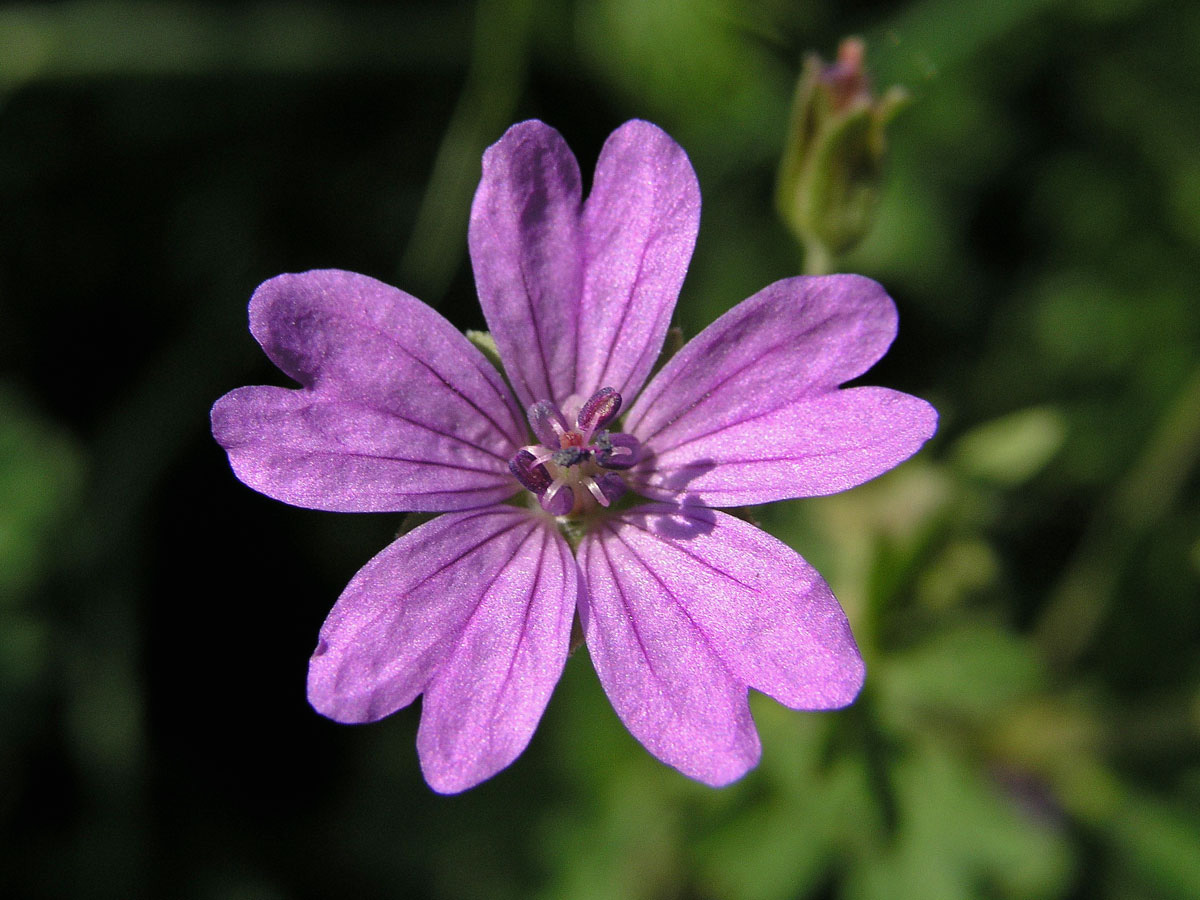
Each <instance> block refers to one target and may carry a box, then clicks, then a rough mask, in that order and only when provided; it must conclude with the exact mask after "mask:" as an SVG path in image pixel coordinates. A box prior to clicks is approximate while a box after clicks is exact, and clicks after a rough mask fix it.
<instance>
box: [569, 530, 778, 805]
mask: <svg viewBox="0 0 1200 900" xmlns="http://www.w3.org/2000/svg"><path fill="white" fill-rule="evenodd" d="M643 509H645V508H644V507H643ZM639 515H640V513H639V512H638V511H637V510H634V511H633V512H631V513H627V514H625V516H624V517H622V518H613V519H607V520H605V521H604V524H603V525H602V526H601V527H599V528H597V529H596V530H594V531H592V532H590V533H589V534H588V535H587V536H586V537H584V539H583V541H582V543H581V544H580V545H579V549H578V558H579V567H580V569H581V571H582V572H583V576H584V580H585V584H586V590H585V594H584V596H585V598H586V599H585V601H584V603H583V604H581V606H580V617H581V621H582V624H583V628H584V635H585V636H586V638H587V645H588V653H589V654H590V655H591V658H592V664H593V665H594V666H595V667H596V674H597V675H598V676H599V678H600V683H601V684H602V685H603V686H604V691H605V693H606V694H608V698H609V700H610V701H611V702H612V705H613V708H614V709H615V710H616V712H617V715H618V716H619V717H620V719H621V721H622V722H624V723H625V727H626V728H628V729H629V731H630V733H631V734H633V736H634V737H635V738H637V739H638V740H639V741H641V742H642V744H643V745H644V746H645V747H646V749H647V750H649V751H650V752H651V753H653V754H654V755H655V756H656V757H658V758H659V759H661V760H662V761H663V762H665V763H667V764H668V765H670V766H674V767H675V768H677V769H678V770H679V771H681V772H683V773H684V774H685V775H688V776H689V777H691V778H695V779H697V780H699V781H703V782H704V783H706V784H710V785H713V786H714V787H719V786H721V785H724V784H728V783H730V782H731V781H735V780H737V779H738V778H740V777H741V776H742V775H744V774H745V773H746V772H747V771H748V770H749V769H751V768H753V766H754V765H756V764H757V762H758V758H759V755H760V754H761V750H762V748H761V746H760V744H759V741H758V734H757V732H756V731H755V729H754V721H753V719H752V718H751V716H750V705H749V703H748V701H747V696H746V683H745V681H744V680H743V679H742V678H740V677H739V676H738V674H737V673H736V672H735V671H733V670H731V669H730V668H729V666H728V664H727V663H726V661H725V660H724V659H723V658H722V657H721V654H720V651H719V648H718V647H716V646H715V645H714V644H713V642H712V640H711V638H710V636H709V635H708V634H707V633H706V632H705V631H704V630H703V628H702V627H701V625H700V624H698V623H697V621H696V620H695V619H694V618H693V616H692V615H691V614H690V611H689V609H688V607H687V603H688V602H690V599H691V598H688V597H684V596H683V595H682V594H681V593H680V591H682V590H686V589H687V588H688V582H687V580H686V579H685V580H682V581H677V580H676V578H675V573H674V572H672V571H669V570H668V569H667V567H666V566H665V565H664V560H669V557H668V555H667V553H668V550H667V548H666V547H665V546H658V544H661V543H662V542H661V541H660V540H659V538H658V536H657V535H653V534H651V540H649V541H648V540H645V539H644V538H643V537H642V535H643V532H640V531H639V530H638V529H637V527H636V526H634V525H631V524H630V523H631V522H636V521H639V519H638V516H639ZM675 555H678V554H675ZM724 596H725V594H724V593H722V594H720V595H719V597H718V599H723V598H724Z"/></svg>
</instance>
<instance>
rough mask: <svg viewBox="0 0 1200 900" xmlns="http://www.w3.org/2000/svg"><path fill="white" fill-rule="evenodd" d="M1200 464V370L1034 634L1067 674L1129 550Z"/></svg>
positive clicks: (1092, 527) (1098, 620)
mask: <svg viewBox="0 0 1200 900" xmlns="http://www.w3.org/2000/svg"><path fill="white" fill-rule="evenodd" d="M1197 462H1200V368H1198V369H1196V371H1194V372H1193V373H1192V376H1191V378H1189V379H1188V381H1187V382H1186V383H1185V384H1184V386H1183V389H1182V390H1181V391H1180V392H1179V394H1178V396H1177V397H1176V399H1175V402H1174V403H1172V404H1171V406H1170V407H1169V408H1168V409H1167V412H1166V415H1165V416H1163V418H1162V421H1161V422H1160V423H1159V425H1158V428H1157V430H1156V431H1155V432H1154V434H1153V435H1152V436H1151V438H1150V440H1149V442H1148V443H1147V444H1146V448H1145V450H1144V452H1143V453H1142V455H1141V457H1140V458H1139V459H1138V460H1137V461H1136V462H1135V463H1134V465H1133V467H1132V468H1131V469H1130V470H1129V472H1128V473H1127V474H1126V476H1125V477H1124V478H1123V479H1122V480H1121V481H1119V482H1118V483H1117V484H1116V486H1115V487H1114V489H1113V491H1112V493H1111V494H1110V495H1109V496H1108V497H1107V498H1106V499H1105V500H1104V501H1103V502H1102V503H1101V504H1100V506H1099V508H1098V509H1097V511H1096V514H1095V516H1094V517H1093V519H1092V521H1091V522H1090V523H1089V524H1088V527H1087V530H1086V531H1085V532H1084V536H1083V539H1082V540H1081V541H1080V543H1079V547H1078V549H1077V550H1076V552H1075V555H1074V557H1073V558H1072V559H1071V562H1070V563H1069V564H1068V565H1067V567H1066V570H1065V571H1064V573H1063V576H1062V578H1061V579H1060V580H1059V582H1058V585H1057V587H1056V588H1055V589H1054V592H1053V593H1052V594H1051V595H1050V600H1049V602H1048V603H1047V605H1046V608H1045V609H1044V610H1043V612H1042V615H1041V618H1040V620H1039V621H1038V623H1037V627H1036V629H1035V635H1036V638H1037V641H1038V643H1039V645H1040V646H1041V647H1042V649H1043V651H1044V652H1045V654H1046V656H1047V658H1048V659H1049V660H1050V661H1051V662H1052V663H1053V664H1055V665H1056V666H1058V667H1059V668H1066V667H1067V666H1068V665H1070V664H1071V663H1073V662H1074V661H1075V660H1076V659H1078V657H1079V655H1080V654H1081V653H1082V652H1083V651H1084V650H1085V649H1086V648H1087V646H1088V645H1089V643H1090V642H1091V640H1092V638H1093V637H1094V636H1095V634H1096V631H1097V630H1098V629H1099V627H1100V625H1101V624H1102V623H1103V622H1104V619H1105V617H1106V616H1107V614H1108V612H1109V608H1110V607H1111V605H1112V602H1113V595H1114V594H1115V592H1116V587H1117V583H1118V580H1119V578H1120V574H1121V567H1122V566H1123V564H1124V561H1125V558H1126V556H1127V553H1128V548H1129V547H1130V546H1131V545H1132V544H1133V543H1134V541H1135V540H1136V537H1137V536H1138V535H1140V534H1141V533H1143V532H1145V531H1146V530H1147V529H1148V528H1149V527H1150V526H1151V525H1153V524H1154V523H1155V522H1156V521H1158V520H1159V519H1161V518H1162V517H1163V516H1164V515H1165V514H1166V513H1167V512H1168V511H1169V510H1170V507H1171V505H1172V504H1173V503H1174V501H1175V498H1176V496H1177V495H1178V493H1179V491H1180V490H1181V489H1182V487H1183V486H1184V484H1185V482H1186V481H1187V478H1188V475H1189V474H1190V473H1191V472H1192V470H1193V469H1194V468H1195V467H1196V464H1197Z"/></svg>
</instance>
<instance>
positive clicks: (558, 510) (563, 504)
mask: <svg viewBox="0 0 1200 900" xmlns="http://www.w3.org/2000/svg"><path fill="white" fill-rule="evenodd" d="M538 502H539V503H541V504H542V509H544V510H545V511H546V512H548V513H550V515H552V516H565V515H566V514H567V513H569V512H570V511H571V510H572V508H574V506H575V492H574V491H572V490H571V489H570V488H569V487H567V485H566V484H564V483H563V480H562V479H561V478H555V479H554V481H553V482H551V484H550V487H549V488H548V489H547V490H546V492H545V493H543V494H542V495H541V496H539V497H538Z"/></svg>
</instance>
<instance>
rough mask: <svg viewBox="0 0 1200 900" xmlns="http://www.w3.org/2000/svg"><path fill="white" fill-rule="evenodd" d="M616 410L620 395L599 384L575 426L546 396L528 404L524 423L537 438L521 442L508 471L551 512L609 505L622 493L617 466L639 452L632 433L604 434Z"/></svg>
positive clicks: (628, 463)
mask: <svg viewBox="0 0 1200 900" xmlns="http://www.w3.org/2000/svg"><path fill="white" fill-rule="evenodd" d="M620 411H621V395H620V394H618V393H617V392H616V391H615V390H613V389H612V388H610V387H606V388H601V389H600V390H598V391H597V392H596V393H595V394H593V395H592V396H591V397H590V398H589V399H588V400H587V402H585V403H584V404H583V405H582V406H580V408H579V414H578V415H577V416H576V417H575V425H574V427H569V426H568V425H567V418H566V416H564V415H563V413H562V410H560V409H559V408H558V407H557V406H555V405H554V404H553V403H552V402H550V401H549V400H539V401H538V402H537V403H535V404H533V406H531V407H529V412H528V416H529V425H530V427H531V428H532V429H533V433H534V435H536V436H537V439H538V440H539V441H540V443H538V444H530V445H529V446H527V447H522V448H521V449H520V450H518V451H517V452H516V454H515V455H514V456H513V458H512V459H511V460H509V462H508V468H509V471H511V472H512V473H513V475H514V476H515V477H516V479H517V480H518V481H520V482H521V484H522V485H524V486H525V488H526V489H527V490H529V491H530V492H532V493H533V494H535V495H536V496H537V498H538V501H539V502H540V503H541V504H542V508H543V509H544V510H546V512H548V513H550V514H551V515H554V516H567V515H573V514H574V515H578V514H580V513H583V512H586V511H588V510H589V509H593V508H595V506H596V504H599V505H600V506H608V505H609V504H610V503H612V502H613V501H614V500H616V499H617V498H618V497H620V496H621V495H622V494H624V493H625V491H626V487H625V482H624V480H623V479H622V478H621V476H620V475H619V474H617V473H618V472H620V471H623V470H625V469H628V468H631V467H632V466H633V465H634V464H635V463H636V462H637V461H638V458H639V455H640V450H641V448H640V446H639V444H638V439H637V438H635V437H634V436H633V435H632V434H624V433H622V432H617V433H615V434H614V433H609V432H608V431H607V430H605V428H604V426H605V425H607V424H608V423H609V422H611V421H612V420H613V419H615V418H616V417H617V413H619V412H620Z"/></svg>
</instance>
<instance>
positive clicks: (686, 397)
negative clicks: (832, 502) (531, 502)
mask: <svg viewBox="0 0 1200 900" xmlns="http://www.w3.org/2000/svg"><path fill="white" fill-rule="evenodd" d="M895 334H896V309H895V305H894V304H893V303H892V301H891V299H890V298H889V297H888V296H887V294H886V293H884V291H883V288H882V287H880V286H879V285H878V284H876V283H875V282H873V281H871V280H869V279H866V278H862V277H860V276H857V275H834V276H828V277H822V278H790V279H785V280H784V281H779V282H776V283H775V284H773V285H770V286H769V287H767V288H765V289H764V290H762V291H760V292H759V293H757V294H755V295H754V296H753V297H751V298H750V299H749V300H746V301H745V302H743V303H741V304H739V305H738V306H736V307H735V308H734V309H732V310H730V311H729V312H728V313H726V314H725V315H724V316H722V317H721V318H720V319H718V320H717V321H716V322H714V323H713V324H712V325H710V326H709V327H708V328H706V329H705V330H704V331H703V332H701V334H700V335H698V336H697V337H696V339H695V340H693V341H692V342H690V343H689V344H688V345H687V346H686V347H684V348H683V349H682V350H681V351H680V352H679V353H678V354H676V355H675V357H674V358H672V359H671V361H670V362H668V363H667V365H666V366H664V367H663V369H662V371H661V372H660V373H659V374H658V375H657V376H656V377H655V378H654V380H653V381H652V382H651V383H650V385H649V386H648V387H647V388H646V390H645V392H644V393H643V394H642V396H641V397H640V398H638V401H637V403H636V404H634V407H633V409H632V410H630V413H629V416H628V417H627V419H626V421H625V426H624V427H625V430H626V431H628V432H630V433H632V434H634V435H636V436H637V437H638V438H639V439H640V440H641V441H642V442H643V444H644V445H645V446H646V448H647V450H646V452H645V454H644V460H643V462H642V464H641V465H639V466H638V467H636V468H635V469H634V470H633V471H632V472H631V474H630V478H629V482H630V486H631V487H632V488H633V489H634V490H636V491H638V492H639V493H642V494H644V495H646V496H648V497H651V498H654V499H664V500H665V499H676V498H679V497H680V496H686V497H687V498H688V499H689V501H694V502H696V503H699V504H703V505H706V506H740V505H745V504H751V503H765V502H769V501H772V500H781V499H785V498H789V497H805V496H816V495H821V494H830V493H835V492H837V491H841V490H845V489H847V488H850V487H853V486H854V485H857V484H861V483H862V482H864V481H867V480H869V479H871V478H874V477H875V476H877V475H880V474H882V473H883V472H885V471H887V470H888V469H890V468H892V467H894V466H896V465H897V464H899V463H900V462H902V461H903V460H905V459H907V458H908V457H909V456H911V455H912V454H913V453H915V452H916V451H917V450H918V449H919V448H920V446H921V445H922V444H923V443H924V442H925V441H926V440H928V439H929V437H930V436H932V434H933V432H934V430H935V429H936V426H937V413H936V412H935V411H934V409H933V407H931V406H930V405H929V404H928V403H926V402H925V401H923V400H920V399H918V398H916V397H911V396H909V395H907V394H902V393H899V392H896V391H889V390H886V389H883V388H852V389H848V390H841V391H839V390H837V385H838V384H840V383H842V382H843V381H846V380H848V379H850V378H854V377H855V376H857V375H860V374H862V373H863V372H865V371H866V370H867V369H868V368H870V367H871V365H872V364H874V363H875V362H876V361H877V360H878V359H879V358H880V357H881V356H882V355H883V354H884V352H885V351H886V350H887V348H888V345H889V344H890V343H891V341H892V339H893V338H894V337H895Z"/></svg>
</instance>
